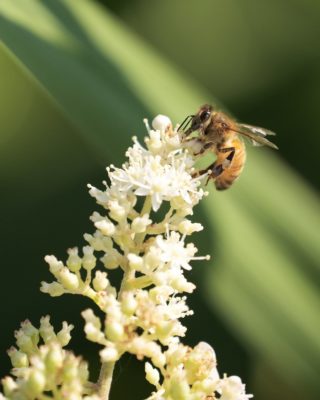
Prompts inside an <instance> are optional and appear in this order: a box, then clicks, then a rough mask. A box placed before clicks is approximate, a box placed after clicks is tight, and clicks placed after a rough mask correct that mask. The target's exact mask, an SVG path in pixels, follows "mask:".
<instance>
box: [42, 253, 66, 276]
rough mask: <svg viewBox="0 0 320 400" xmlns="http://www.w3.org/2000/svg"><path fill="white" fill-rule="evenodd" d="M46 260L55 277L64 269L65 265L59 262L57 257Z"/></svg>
mask: <svg viewBox="0 0 320 400" xmlns="http://www.w3.org/2000/svg"><path fill="white" fill-rule="evenodd" d="M44 259H45V261H46V262H47V263H48V264H49V269H50V272H51V273H52V274H53V275H54V276H56V274H57V273H58V272H59V271H60V270H61V269H62V268H63V263H62V262H61V261H58V260H57V258H56V257H55V256H45V258H44Z"/></svg>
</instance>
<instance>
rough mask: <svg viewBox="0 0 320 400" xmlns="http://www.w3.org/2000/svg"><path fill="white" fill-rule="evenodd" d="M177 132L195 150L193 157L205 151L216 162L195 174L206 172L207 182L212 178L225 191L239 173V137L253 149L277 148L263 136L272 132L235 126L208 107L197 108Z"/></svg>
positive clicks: (241, 162) (241, 163) (242, 161)
mask: <svg viewBox="0 0 320 400" xmlns="http://www.w3.org/2000/svg"><path fill="white" fill-rule="evenodd" d="M189 124H190V126H189ZM188 126H189V128H187V127H188ZM179 130H182V131H183V133H184V135H185V141H186V142H189V144H191V146H193V148H194V150H195V149H196V151H195V154H196V155H199V154H203V153H205V152H206V151H207V150H211V151H212V152H213V153H215V154H216V156H217V158H216V160H215V161H214V162H213V163H212V164H211V165H209V166H208V167H207V168H206V169H204V170H202V171H199V174H203V173H205V172H208V171H210V172H209V175H208V180H207V183H208V181H209V180H210V179H213V180H214V181H215V186H216V188H217V190H225V189H228V188H229V187H230V186H231V185H232V184H233V182H234V181H235V180H236V179H237V178H239V176H240V174H241V172H242V170H243V167H244V164H245V161H246V150H245V145H244V143H243V140H242V138H241V136H244V137H246V138H248V139H249V140H250V141H251V142H252V143H253V145H255V146H263V145H265V146H269V147H272V148H273V149H278V147H277V146H276V145H275V144H274V143H272V142H270V141H269V140H268V139H267V138H266V136H267V135H275V133H274V132H272V131H269V130H268V129H263V128H259V127H257V126H251V125H246V124H240V123H237V122H236V121H234V120H233V119H231V118H230V117H228V116H227V115H226V114H224V113H222V112H220V111H215V110H214V108H213V107H212V106H211V105H209V104H205V105H203V106H202V107H200V109H199V111H198V112H197V113H196V114H195V115H189V116H188V117H187V118H186V119H185V120H184V121H183V122H182V124H181V125H180V127H179ZM195 131H198V132H199V135H198V136H197V137H195V138H194V137H192V138H190V137H189V135H190V134H191V133H193V132H195ZM240 135H241V136H240Z"/></svg>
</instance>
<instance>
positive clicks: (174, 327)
mask: <svg viewBox="0 0 320 400" xmlns="http://www.w3.org/2000/svg"><path fill="white" fill-rule="evenodd" d="M146 125H147V129H148V136H147V138H146V139H145V145H146V147H143V146H142V145H141V144H140V143H139V142H138V140H137V138H133V142H134V143H133V146H132V147H130V148H129V149H128V151H127V153H126V156H127V162H126V163H125V164H123V165H122V168H116V167H114V166H110V167H109V168H108V169H107V171H108V176H109V183H107V182H104V184H105V190H103V191H102V190H99V189H97V188H95V187H93V186H89V188H90V194H91V195H92V196H93V197H94V198H95V199H96V201H97V203H98V204H99V205H101V206H102V207H103V208H104V212H102V213H98V212H95V213H93V215H92V216H91V220H92V222H93V224H94V226H95V228H96V230H95V232H94V233H93V234H85V235H84V238H85V240H86V242H87V245H86V246H84V247H83V248H82V251H81V252H79V250H78V249H77V248H73V249H69V250H68V259H67V261H66V263H63V262H62V261H59V260H57V259H56V257H54V256H47V257H46V258H45V259H46V261H47V263H48V264H49V269H50V272H51V273H52V275H53V276H54V278H55V279H54V281H53V282H51V283H47V282H42V286H41V290H42V291H43V292H45V293H48V294H50V295H51V296H60V295H62V294H64V293H71V294H80V295H83V296H87V297H89V298H90V299H91V300H93V301H94V303H95V304H96V305H98V307H99V308H100V310H101V311H103V312H104V313H105V320H104V321H103V322H102V321H101V320H100V318H99V317H97V316H96V315H95V314H94V312H93V311H92V310H91V309H88V310H86V311H84V312H83V313H82V315H83V317H84V319H85V333H86V336H87V338H88V339H89V340H91V341H93V342H96V343H99V344H100V345H102V346H103V349H102V350H101V352H100V357H101V361H102V369H101V373H100V378H99V381H98V384H97V385H96V389H97V393H98V394H99V396H100V397H101V398H108V390H109V388H107V385H106V389H105V391H104V392H102V391H101V390H104V389H103V385H104V383H103V381H104V379H105V380H106V381H107V382H109V383H108V385H109V384H110V373H112V369H113V365H114V363H115V362H116V361H117V360H118V359H119V358H120V357H121V356H122V354H123V353H125V352H129V353H131V354H135V355H136V357H137V358H138V359H144V358H148V359H149V361H150V362H147V363H146V364H145V368H146V379H147V380H148V381H149V382H150V383H151V384H153V385H154V386H155V387H156V391H155V392H154V393H153V394H152V395H151V397H149V400H156V399H157V400H166V399H167V400H182V399H187V400H188V399H190V400H198V399H199V400H200V399H216V398H220V399H223V400H247V399H248V398H249V397H250V395H246V394H245V392H244V385H242V383H241V380H240V378H237V377H230V378H227V377H224V378H222V379H220V378H219V375H218V372H217V369H216V359H215V354H214V351H213V349H212V348H211V347H210V346H209V345H207V344H205V343H200V344H198V345H197V346H196V347H195V348H193V349H192V348H190V347H187V346H184V345H182V344H181V342H180V338H181V337H183V336H184V335H185V332H186V328H185V327H184V326H183V325H182V323H181V319H182V318H184V317H185V316H188V315H190V314H192V311H191V310H190V309H189V308H188V306H187V304H186V297H185V293H191V292H192V291H193V290H194V289H195V285H194V284H193V283H191V282H189V281H188V280H187V279H186V277H185V275H184V274H185V272H186V271H189V270H190V269H191V265H190V262H191V261H192V260H195V259H207V258H208V257H197V256H196V253H197V249H196V247H195V246H194V244H193V243H187V239H188V236H190V235H191V234H192V233H194V232H197V231H200V230H201V229H202V228H203V227H202V225H201V224H199V223H194V222H192V221H191V220H190V219H189V218H190V216H191V215H192V214H193V207H194V206H195V205H197V204H198V203H199V201H200V200H201V199H202V198H203V196H204V195H206V192H204V191H203V189H202V188H201V187H200V185H201V179H202V178H203V177H204V176H200V177H199V176H198V175H197V173H196V171H195V169H194V162H195V160H194V157H193V155H192V152H190V151H188V149H186V147H185V145H184V143H183V134H181V133H179V132H178V131H177V130H176V129H175V130H174V129H173V128H172V125H171V122H170V120H169V119H168V118H167V117H164V116H158V117H156V118H155V120H154V121H153V129H150V128H149V126H148V123H147V122H146ZM159 215H160V216H161V217H159ZM97 266H98V267H99V268H100V269H98V268H96V267H97ZM101 268H102V270H101ZM117 268H119V269H121V270H122V272H123V279H122V282H121V286H120V288H116V287H115V286H114V285H113V284H112V283H111V282H110V275H111V272H110V271H111V270H113V269H117ZM58 336H59V334H58V335H56V336H55V337H57V338H58ZM56 342H57V340H56V339H55V342H54V343H56ZM51 347H52V346H51V345H50V346H49V344H47V343H46V344H45V347H44V348H43V349H38V350H37V356H36V357H35V358H32V360H31V361H30V364H29V365H28V369H27V370H28V371H30V370H32V371H36V372H37V373H38V372H39V369H37V368H38V367H39V366H41V368H40V371H41V373H42V375H43V378H42V382H43V383H42V384H40V386H39V388H38V389H37V390H43V388H45V389H46V390H53V388H52V387H51V386H48V387H47V386H46V385H48V382H49V381H48V379H47V377H46V375H45V374H44V372H43V371H46V368H47V365H48V368H49V372H50V371H51V370H50V368H51V367H50V365H51V364H50V362H49V361H48V362H47V361H46V360H47V359H48V354H51V352H52V351H53V352H56V353H57V358H58V361H57V362H58V363H59V366H60V368H62V371H64V369H63V368H64V365H65V364H66V365H69V361H68V360H69V359H68V357H69V358H70V357H74V356H70V355H68V354H67V353H66V352H65V351H64V350H62V349H61V346H60V347H59V348H57V345H56V344H55V345H54V346H53V348H51ZM72 360H73V362H74V365H76V366H77V367H76V368H75V369H76V370H77V371H78V375H77V373H76V371H75V372H74V373H75V375H72V379H74V380H75V382H80V383H81V384H80V383H79V385H78V387H79V392H76V391H74V392H72V393H74V397H71V396H69V397H68V399H72V400H73V399H78V398H81V397H77V396H81V395H82V394H83V393H81V390H82V388H83V387H84V382H86V379H87V372H86V368H85V367H83V363H82V362H81V361H79V359H76V358H73V359H72ZM30 368H31V369H30ZM53 371H55V369H54V368H53ZM72 371H73V369H72ZM29 373H30V372H28V373H27V375H28V374H29ZM108 374H109V375H108ZM27 375H23V379H25V380H27V381H28V376H27ZM53 377H54V378H53V379H52V382H53V383H52V384H54V385H56V384H57V381H56V379H58V377H57V376H56V377H55V375H54V372H53ZM59 377H60V379H62V380H61V381H60V386H59V390H60V391H61V393H62V394H61V397H57V398H59V399H60V398H62V399H63V398H65V397H63V393H66V392H68V390H69V389H68V388H65V387H64V381H63V379H64V378H65V379H67V378H66V377H64V375H63V372H62V373H61V374H60V375H59ZM31 381H32V380H31ZM99 385H100V388H99ZM76 386H77V384H76ZM101 388H102V389H101ZM11 389H12V390H14V384H13V381H7V382H6V383H5V393H6V394H7V393H11V392H10V390H11ZM69 393H71V392H70V390H69ZM90 393H95V392H94V391H93V392H90ZM101 393H104V395H103V396H102V395H101ZM85 395H86V393H85ZM100 397H99V398H100ZM8 398H10V399H11V397H10V396H9V397H8ZM54 398H55V397H54ZM84 398H87V399H93V398H94V397H93V395H92V396H91V397H84ZM12 399H14V397H12Z"/></svg>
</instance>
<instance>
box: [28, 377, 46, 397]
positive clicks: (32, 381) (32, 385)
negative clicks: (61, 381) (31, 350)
mask: <svg viewBox="0 0 320 400" xmlns="http://www.w3.org/2000/svg"><path fill="white" fill-rule="evenodd" d="M26 385H27V391H28V394H29V396H30V397H31V398H36V397H37V395H38V394H39V393H41V392H42V391H43V389H44V388H45V385H46V378H45V376H44V374H43V372H41V371H38V370H33V371H31V373H30V375H29V377H28V379H27V381H26Z"/></svg>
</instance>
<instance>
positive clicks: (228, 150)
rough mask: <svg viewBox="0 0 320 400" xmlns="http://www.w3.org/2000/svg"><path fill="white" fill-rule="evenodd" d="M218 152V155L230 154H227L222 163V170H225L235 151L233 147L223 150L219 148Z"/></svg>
mask: <svg viewBox="0 0 320 400" xmlns="http://www.w3.org/2000/svg"><path fill="white" fill-rule="evenodd" d="M218 151H219V152H220V153H230V154H228V156H227V157H226V158H225V160H224V162H223V169H225V168H226V167H228V166H229V165H230V164H231V163H232V160H233V157H234V155H235V152H236V149H235V147H224V148H219V149H218Z"/></svg>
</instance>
